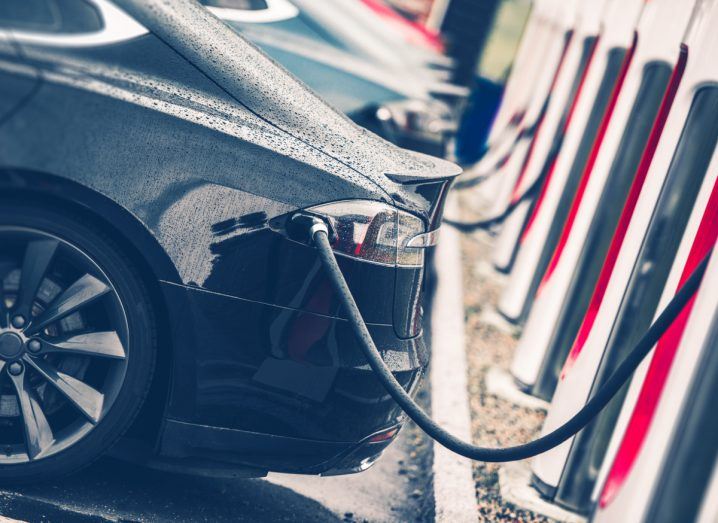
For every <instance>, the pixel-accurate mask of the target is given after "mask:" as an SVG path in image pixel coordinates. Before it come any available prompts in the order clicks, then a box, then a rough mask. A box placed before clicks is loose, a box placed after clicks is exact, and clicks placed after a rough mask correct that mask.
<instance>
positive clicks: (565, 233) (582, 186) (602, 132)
mask: <svg viewBox="0 0 718 523" xmlns="http://www.w3.org/2000/svg"><path fill="white" fill-rule="evenodd" d="M637 42H638V35H637V34H636V33H634V35H633V44H632V45H631V48H630V49H629V50H628V53H627V54H626V56H625V57H624V59H623V64H622V65H621V71H620V72H619V74H618V78H617V79H616V84H615V86H614V88H613V92H612V93H611V99H610V100H609V102H608V104H607V106H606V111H605V113H604V115H603V119H602V120H601V124H600V125H599V128H598V131H596V138H595V139H594V141H593V146H592V147H591V152H590V153H589V156H588V159H587V160H586V166H585V167H584V169H583V174H582V175H581V182H580V183H579V185H578V188H577V189H576V195H575V196H574V198H573V202H572V204H571V209H570V210H569V213H568V216H567V217H566V223H565V224H564V226H563V230H562V231H561V237H560V238H559V241H558V243H557V244H556V248H555V249H554V252H553V256H552V257H551V261H550V262H549V265H548V267H547V268H546V273H545V274H544V276H543V278H542V280H541V285H540V286H539V290H538V293H537V294H540V293H541V290H542V288H543V286H544V285H545V284H546V282H547V281H548V280H549V279H551V275H552V274H553V272H554V270H555V269H556V266H557V265H558V262H559V260H560V259H561V255H562V254H563V250H564V247H566V242H567V241H568V237H569V235H570V233H571V230H572V229H573V224H574V221H575V220H576V215H577V214H578V208H579V207H580V206H581V201H582V200H583V195H584V193H585V192H586V186H587V185H588V181H589V179H590V177H591V173H592V172H593V166H594V164H595V163H596V158H597V157H598V151H599V150H600V148H601V144H602V143H603V139H604V137H605V136H606V130H607V129H608V124H609V123H610V121H611V117H612V116H613V110H614V109H615V108H616V102H617V101H618V95H619V94H620V93H621V89H622V88H623V83H624V80H625V79H626V74H627V73H628V68H629V66H630V65H631V61H632V60H633V55H634V53H635V50H636V44H637Z"/></svg>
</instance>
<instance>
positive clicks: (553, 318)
mask: <svg viewBox="0 0 718 523" xmlns="http://www.w3.org/2000/svg"><path fill="white" fill-rule="evenodd" d="M691 7H692V2H691V3H676V2H673V1H671V0H653V1H651V2H650V3H648V4H646V5H645V7H644V9H643V12H642V14H641V18H640V21H639V24H638V26H637V33H638V36H637V43H636V49H635V52H634V56H633V59H632V60H631V63H630V65H629V66H628V71H627V73H626V79H625V82H624V84H623V86H622V89H621V92H620V94H619V95H618V98H617V100H616V107H615V109H614V110H613V112H612V115H611V120H610V122H608V125H607V128H606V131H605V135H603V136H602V137H601V138H602V139H601V141H597V143H595V144H594V151H592V153H591V155H592V156H593V155H595V161H594V160H593V159H591V161H589V163H588V165H587V166H586V169H585V171H584V173H583V177H582V181H581V184H582V185H583V187H582V188H581V189H580V190H579V191H578V192H577V194H576V197H575V198H574V201H573V203H572V209H571V210H570V211H569V213H570V215H571V218H570V219H569V220H567V222H566V224H565V226H564V229H563V231H562V233H561V234H562V236H561V238H559V242H558V244H557V246H556V250H555V252H554V253H553V256H552V259H551V261H550V262H549V265H548V267H547V269H546V273H545V274H544V276H543V278H542V281H541V283H540V285H539V288H538V291H537V296H536V300H535V303H534V306H533V308H532V311H531V313H530V314H529V318H528V320H527V323H526V327H525V329H524V332H523V336H522V338H521V340H520V342H519V345H518V347H517V350H516V353H515V356H514V360H513V363H512V369H511V370H512V374H513V375H514V377H515V379H516V380H517V381H518V382H519V383H520V384H521V386H522V388H523V389H524V390H527V391H529V392H530V393H532V394H533V395H536V396H538V397H540V398H543V399H550V398H551V397H552V395H553V390H554V388H555V384H556V380H557V379H558V375H559V373H560V369H561V367H562V366H563V362H564V360H565V358H566V355H567V354H568V350H569V349H570V346H571V343H572V342H573V340H574V337H575V335H576V333H577V331H578V327H579V325H580V322H581V320H582V318H583V315H584V313H585V311H586V308H587V306H588V301H589V299H590V297H591V293H592V291H593V288H594V286H595V283H596V280H597V278H598V273H599V272H600V269H601V262H602V261H603V258H604V257H605V254H606V251H607V249H608V246H609V244H610V241H611V238H612V235H613V232H614V230H615V227H616V224H617V222H618V220H619V217H620V214H621V210H622V207H623V204H624V202H625V201H626V198H627V197H628V192H629V189H630V185H631V183H632V181H633V179H634V177H635V174H636V172H637V171H638V168H639V164H640V163H641V159H642V157H643V152H644V150H645V149H646V146H647V145H648V144H649V139H651V138H652V139H653V140H654V141H655V142H657V138H658V137H659V136H660V132H657V133H653V132H652V130H653V128H654V123H655V122H656V121H657V117H658V116H659V112H660V109H661V105H662V101H663V99H664V95H665V94H666V92H667V91H670V90H671V89H674V88H675V87H676V85H677V80H678V79H679V78H677V77H676V75H673V71H674V70H679V69H680V68H681V67H682V65H681V63H680V60H681V48H680V44H681V41H682V38H683V36H684V32H685V30H686V27H687V26H688V22H689V20H690V16H691ZM661 129H662V125H661ZM657 131H658V129H657ZM652 134H653V137H651V135H652ZM654 145H655V144H654ZM644 167H647V165H646V166H644Z"/></svg>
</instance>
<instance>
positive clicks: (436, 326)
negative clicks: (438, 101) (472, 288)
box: [430, 198, 479, 523]
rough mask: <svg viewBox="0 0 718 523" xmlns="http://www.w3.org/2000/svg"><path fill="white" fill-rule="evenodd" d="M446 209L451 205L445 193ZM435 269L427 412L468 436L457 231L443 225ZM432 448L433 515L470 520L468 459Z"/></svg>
mask: <svg viewBox="0 0 718 523" xmlns="http://www.w3.org/2000/svg"><path fill="white" fill-rule="evenodd" d="M447 209H449V210H450V211H455V210H456V200H455V199H454V198H450V199H449V201H448V202H447ZM435 262H436V266H437V268H438V269H439V270H438V273H439V275H438V277H437V280H438V281H437V283H436V294H435V296H434V303H433V306H432V318H431V337H432V343H431V347H432V349H431V375H430V380H431V412H432V413H433V416H434V419H435V420H436V422H437V423H439V425H441V426H442V427H443V428H445V429H446V430H448V431H450V432H451V433H452V434H454V435H456V436H457V437H459V438H461V439H465V440H470V439H471V415H470V410H469V397H468V382H467V381H468V380H467V364H466V350H465V344H464V301H463V267H462V263H461V251H460V245H459V234H458V232H456V231H455V230H453V229H451V228H449V227H444V228H443V229H442V230H441V241H440V242H439V245H438V246H437V248H436V253H435ZM433 450H434V465H433V472H434V503H435V511H436V521H439V522H451V523H463V522H471V523H475V522H476V521H478V519H479V514H478V509H477V503H476V490H475V486H474V478H473V470H472V465H471V461H469V460H468V459H465V458H462V457H460V456H457V455H456V454H454V453H453V452H451V451H449V450H447V449H445V448H444V447H442V446H441V445H439V444H438V443H437V442H434V443H433Z"/></svg>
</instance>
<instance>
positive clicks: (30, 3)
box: [0, 0, 102, 34]
mask: <svg viewBox="0 0 718 523" xmlns="http://www.w3.org/2000/svg"><path fill="white" fill-rule="evenodd" d="M0 29H12V30H14V31H25V32H33V33H48V34H78V33H92V32H96V31H100V30H101V29H102V17H101V16H100V13H99V11H98V10H97V8H96V7H95V6H94V5H93V4H91V3H89V2H87V1H85V0H1V1H0Z"/></svg>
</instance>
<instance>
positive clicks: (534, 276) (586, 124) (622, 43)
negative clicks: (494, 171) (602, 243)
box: [498, 0, 645, 323]
mask: <svg viewBox="0 0 718 523" xmlns="http://www.w3.org/2000/svg"><path fill="white" fill-rule="evenodd" d="M644 4H645V1H644V0H630V1H623V2H616V1H613V2H610V3H609V5H608V6H607V8H606V10H605V13H604V17H603V19H602V20H601V24H602V27H603V30H602V31H601V35H600V38H599V39H598V42H597V43H596V51H595V53H594V56H593V58H592V60H591V64H590V66H589V68H588V72H587V74H586V78H585V81H584V85H583V87H582V89H581V93H580V95H579V96H578V97H577V99H576V108H575V110H574V111H573V113H572V115H571V125H570V126H567V128H566V135H565V138H564V140H563V143H562V145H561V148H560V150H559V152H558V155H557V156H556V159H555V166H553V167H552V169H553V170H552V174H551V178H550V179H549V180H546V182H545V190H544V193H543V194H544V196H543V198H542V200H541V201H540V202H537V204H536V206H535V207H534V208H533V209H532V210H531V216H530V217H529V222H528V223H527V225H526V228H525V230H524V231H523V232H522V234H521V237H520V239H519V247H518V253H517V254H516V260H515V262H514V265H513V267H512V269H511V277H510V279H509V281H508V282H507V285H506V287H505V289H504V291H503V292H502V294H501V299H500V302H499V306H498V309H499V310H500V311H501V313H502V314H503V315H504V316H505V317H507V318H509V319H511V320H513V321H516V322H518V323H523V322H524V321H525V320H526V317H527V316H528V312H529V310H530V309H531V304H532V303H533V298H534V296H535V294H536V291H537V289H538V285H539V283H540V281H541V277H542V276H543V274H544V272H545V271H546V267H547V266H548V263H549V261H550V259H551V255H552V254H553V251H554V249H555V248H556V244H557V242H558V240H559V237H560V236H561V230H562V228H563V225H564V224H565V223H566V220H567V219H568V217H569V210H570V207H571V202H572V200H573V198H574V197H575V196H576V193H577V191H578V189H579V187H580V185H579V184H580V181H581V175H582V174H583V171H584V169H585V168H586V164H587V162H588V160H589V156H590V152H591V149H592V146H593V144H594V142H595V141H596V139H597V136H598V135H599V130H600V129H605V126H606V123H607V122H608V120H609V119H610V114H611V112H612V110H613V108H614V106H615V100H616V97H617V96H618V93H619V92H620V91H621V87H622V85H623V81H624V79H625V73H626V70H627V67H628V64H629V63H630V60H631V58H632V57H633V51H634V49H633V46H634V43H635V28H636V24H637V23H638V18H639V16H640V12H641V10H642V8H643V5H644Z"/></svg>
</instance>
